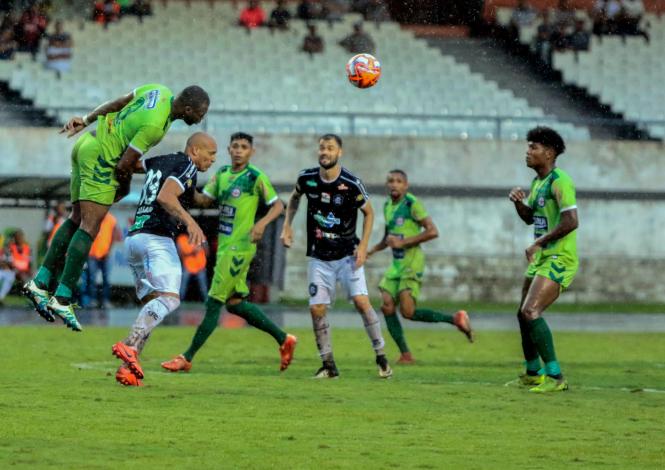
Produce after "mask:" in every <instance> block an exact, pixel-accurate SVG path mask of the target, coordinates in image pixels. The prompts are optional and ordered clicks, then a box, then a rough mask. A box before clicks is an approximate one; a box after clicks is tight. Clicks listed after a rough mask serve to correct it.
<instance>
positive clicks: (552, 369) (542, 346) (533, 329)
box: [527, 317, 561, 376]
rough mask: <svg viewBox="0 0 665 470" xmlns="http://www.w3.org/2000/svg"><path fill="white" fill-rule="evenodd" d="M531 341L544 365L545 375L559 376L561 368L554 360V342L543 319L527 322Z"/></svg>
mask: <svg viewBox="0 0 665 470" xmlns="http://www.w3.org/2000/svg"><path fill="white" fill-rule="evenodd" d="M527 325H528V327H529V331H530V333H531V339H532V340H533V342H534V343H535V345H536V348H537V349H538V355H539V356H540V357H541V358H542V359H543V362H544V363H545V370H546V372H547V375H551V376H558V375H560V374H561V368H560V367H559V363H558V362H557V360H556V352H555V351H554V340H553V339H552V332H551V331H550V327H549V326H548V325H547V322H546V321H545V319H544V318H543V317H539V318H536V319H535V320H531V321H529V322H527Z"/></svg>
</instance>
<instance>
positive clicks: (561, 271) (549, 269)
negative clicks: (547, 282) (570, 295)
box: [524, 255, 579, 289]
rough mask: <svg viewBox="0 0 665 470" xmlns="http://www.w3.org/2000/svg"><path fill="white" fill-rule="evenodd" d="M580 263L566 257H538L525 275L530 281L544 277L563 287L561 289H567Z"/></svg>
mask: <svg viewBox="0 0 665 470" xmlns="http://www.w3.org/2000/svg"><path fill="white" fill-rule="evenodd" d="M578 267H579V263H578V261H577V260H575V259H571V258H569V257H564V256H556V255H553V256H544V257H537V258H536V260H535V261H534V262H533V263H531V264H529V266H528V267H527V268H526V272H525V273H524V276H525V277H528V278H530V279H532V278H534V277H536V276H543V277H546V278H548V279H551V280H553V281H554V282H556V283H558V284H560V285H561V289H567V288H568V286H570V283H571V282H573V279H574V278H575V274H576V273H577V268H578Z"/></svg>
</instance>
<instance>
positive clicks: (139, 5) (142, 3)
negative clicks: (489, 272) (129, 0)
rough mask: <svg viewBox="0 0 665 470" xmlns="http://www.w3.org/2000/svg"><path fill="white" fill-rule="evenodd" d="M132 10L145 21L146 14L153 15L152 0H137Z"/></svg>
mask: <svg viewBox="0 0 665 470" xmlns="http://www.w3.org/2000/svg"><path fill="white" fill-rule="evenodd" d="M130 12H131V13H132V14H133V15H136V16H138V18H139V22H141V23H143V17H144V16H150V15H152V4H151V3H150V0H136V1H135V2H134V4H133V5H132V8H131V10H130Z"/></svg>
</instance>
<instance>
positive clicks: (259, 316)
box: [226, 300, 286, 345]
mask: <svg viewBox="0 0 665 470" xmlns="http://www.w3.org/2000/svg"><path fill="white" fill-rule="evenodd" d="M226 309H227V310H228V311H229V312H231V313H233V314H234V315H238V316H239V317H242V318H244V319H245V320H246V321H247V323H249V324H250V325H252V326H253V327H254V328H258V329H259V330H261V331H265V332H266V333H268V334H269V335H270V336H272V337H273V338H275V340H276V341H277V343H278V344H280V345H281V344H283V343H284V341H285V340H286V333H285V332H284V331H282V329H281V328H280V327H279V326H277V325H275V323H274V322H273V321H272V320H271V319H270V318H268V317H267V316H266V314H265V313H263V311H262V310H261V309H260V308H259V307H258V306H257V305H254V304H253V303H250V302H247V301H246V300H243V301H242V302H240V303H239V304H235V305H229V304H227V305H226Z"/></svg>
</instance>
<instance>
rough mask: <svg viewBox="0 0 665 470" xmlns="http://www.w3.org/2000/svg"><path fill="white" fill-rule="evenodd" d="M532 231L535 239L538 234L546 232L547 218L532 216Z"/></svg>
mask: <svg viewBox="0 0 665 470" xmlns="http://www.w3.org/2000/svg"><path fill="white" fill-rule="evenodd" d="M533 229H534V232H535V233H536V237H537V236H538V234H542V233H543V232H547V218H546V217H542V216H539V215H535V216H533Z"/></svg>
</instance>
